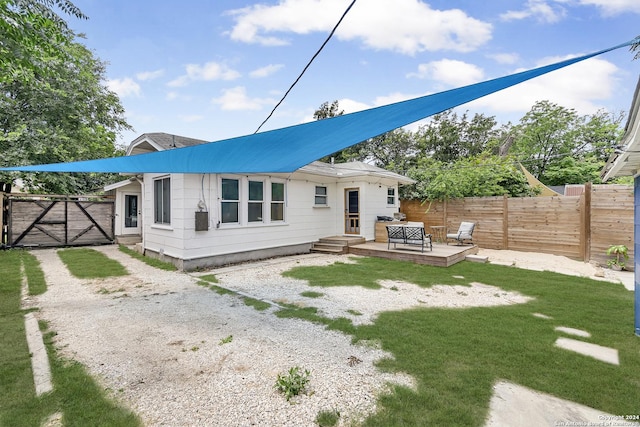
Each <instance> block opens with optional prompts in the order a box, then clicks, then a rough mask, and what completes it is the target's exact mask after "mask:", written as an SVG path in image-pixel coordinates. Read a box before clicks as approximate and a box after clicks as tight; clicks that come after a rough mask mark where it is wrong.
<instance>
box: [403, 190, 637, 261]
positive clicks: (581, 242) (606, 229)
mask: <svg viewBox="0 0 640 427" xmlns="http://www.w3.org/2000/svg"><path fill="white" fill-rule="evenodd" d="M400 210H401V212H403V213H404V214H405V215H406V216H407V220H409V221H421V222H424V224H425V226H426V228H427V229H429V227H431V226H446V227H447V229H448V230H449V232H455V231H456V230H457V228H458V226H459V225H460V222H462V221H472V222H475V223H476V229H475V231H474V233H473V240H474V242H475V243H476V244H477V245H478V246H480V247H482V248H486V249H511V250H516V251H527V252H543V253H550V254H556V255H564V256H567V257H569V258H574V259H579V260H584V261H596V262H598V263H600V264H606V262H607V260H608V259H609V257H608V256H607V255H606V250H607V248H608V247H609V246H610V245H626V246H627V247H628V248H629V258H630V259H631V260H632V259H633V246H634V245H633V229H634V226H633V212H634V201H633V187H632V186H626V185H591V184H587V185H585V191H584V193H583V194H582V195H580V196H554V197H517V198H511V197H506V196H505V197H468V198H464V199H453V200H448V201H442V202H439V201H433V202H430V201H426V202H424V203H422V202H420V201H416V200H402V202H401V208H400ZM627 265H628V266H629V267H633V263H632V262H628V263H627Z"/></svg>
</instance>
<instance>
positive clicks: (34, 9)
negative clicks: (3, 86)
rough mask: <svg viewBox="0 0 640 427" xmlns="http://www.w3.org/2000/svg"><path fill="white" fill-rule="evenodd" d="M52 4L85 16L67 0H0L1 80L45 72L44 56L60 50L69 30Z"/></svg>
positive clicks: (45, 62)
mask: <svg viewBox="0 0 640 427" xmlns="http://www.w3.org/2000/svg"><path fill="white" fill-rule="evenodd" d="M53 7H56V8H57V9H59V10H60V11H62V12H63V13H65V14H67V15H70V16H73V17H75V18H78V19H87V17H86V16H85V15H84V14H83V13H82V11H81V10H80V9H78V8H77V7H76V6H75V5H74V4H73V3H72V2H71V1H69V0H0V40H2V42H1V43H0V82H7V81H15V80H27V81H29V80H31V79H32V78H33V76H34V75H36V76H37V75H43V74H47V73H48V64H47V59H48V58H50V57H59V56H60V55H61V54H63V53H62V52H61V48H62V46H63V45H65V44H67V43H68V41H69V38H70V36H71V31H70V30H69V28H68V27H67V23H66V22H65V21H64V19H62V18H61V17H60V16H59V15H58V14H57V13H56V12H55V11H54V10H53Z"/></svg>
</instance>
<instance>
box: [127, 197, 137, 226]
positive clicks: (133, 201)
mask: <svg viewBox="0 0 640 427" xmlns="http://www.w3.org/2000/svg"><path fill="white" fill-rule="evenodd" d="M124 227H125V228H129V229H137V228H138V196H137V195H135V194H125V195H124ZM129 231H133V230H129Z"/></svg>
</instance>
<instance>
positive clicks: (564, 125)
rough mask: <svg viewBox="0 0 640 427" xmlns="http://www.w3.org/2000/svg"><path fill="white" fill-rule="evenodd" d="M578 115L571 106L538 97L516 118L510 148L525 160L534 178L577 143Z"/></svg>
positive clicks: (540, 176)
mask: <svg viewBox="0 0 640 427" xmlns="http://www.w3.org/2000/svg"><path fill="white" fill-rule="evenodd" d="M578 127H579V117H578V114H577V113H576V111H575V110H573V109H568V108H565V107H561V106H559V105H557V104H554V103H551V102H549V101H539V102H536V104H535V105H534V106H533V108H532V109H531V110H530V111H529V112H528V113H526V114H525V115H524V117H523V118H522V119H520V124H519V125H518V126H516V129H515V130H516V136H515V141H514V143H513V145H512V147H511V150H510V152H511V153H514V154H516V155H517V156H518V158H520V159H523V160H526V161H527V169H528V170H529V171H530V172H531V173H532V174H533V175H534V176H535V177H536V178H538V179H540V180H542V179H541V178H542V176H543V175H544V172H545V170H546V168H547V166H548V165H549V164H550V163H552V162H554V161H556V160H557V159H559V158H560V157H564V156H569V155H571V153H572V152H573V150H574V148H575V147H576V145H577V142H576V141H577V137H578Z"/></svg>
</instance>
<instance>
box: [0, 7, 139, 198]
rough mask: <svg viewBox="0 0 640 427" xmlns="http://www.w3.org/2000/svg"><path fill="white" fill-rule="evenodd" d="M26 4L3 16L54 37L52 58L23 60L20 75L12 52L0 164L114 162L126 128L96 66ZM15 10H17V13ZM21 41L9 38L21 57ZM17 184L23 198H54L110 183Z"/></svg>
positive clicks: (55, 179)
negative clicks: (27, 64)
mask: <svg viewBox="0 0 640 427" xmlns="http://www.w3.org/2000/svg"><path fill="white" fill-rule="evenodd" d="M0 1H2V0H0ZM33 3H34V2H24V3H22V2H20V3H16V4H13V3H11V4H9V6H10V11H12V12H13V11H14V10H16V11H17V12H16V13H18V12H20V13H18V15H17V16H18V17H23V18H24V19H25V20H29V19H30V20H33V21H34V22H39V23H41V24H40V25H41V26H43V27H44V28H46V29H47V34H49V35H55V37H54V40H57V41H58V42H57V44H56V46H57V50H55V52H42V55H41V56H40V57H39V58H37V61H35V56H34V55H32V56H30V57H29V60H30V61H34V62H33V66H31V67H25V66H22V65H21V61H22V59H21V57H20V55H21V54H20V52H21V50H20V49H16V51H17V52H18V53H17V55H18V57H15V58H14V59H15V63H16V64H17V65H16V66H15V67H14V70H18V71H17V72H16V75H15V76H14V77H15V78H10V77H11V76H7V75H4V78H2V79H1V80H0V152H2V153H3V156H2V160H0V164H1V165H3V166H11V165H25V164H40V163H56V162H67V161H74V160H87V159H96V158H102V157H111V156H114V155H118V154H121V153H122V149H121V148H119V147H117V146H116V145H115V140H116V136H117V134H118V133H119V132H120V131H122V130H124V129H129V128H130V126H129V125H128V124H127V123H126V120H125V119H124V109H123V107H122V105H121V104H120V100H119V99H118V97H117V95H116V94H115V93H113V92H111V91H109V90H108V89H107V88H106V86H105V85H104V80H105V65H104V63H102V62H101V61H100V60H98V59H96V58H94V57H93V54H92V53H91V52H90V51H89V50H88V49H87V48H86V47H84V46H83V45H82V44H80V43H78V42H76V41H75V39H74V35H73V33H72V32H71V31H70V30H68V29H67V28H66V25H61V24H59V23H58V21H57V20H56V19H53V18H50V17H49V15H50V14H48V13H44V12H41V14H40V15H37V13H40V11H41V8H38V7H36V8H33V7H32V6H33ZM35 3H36V4H40V3H38V2H35ZM42 3H45V4H49V2H46V1H43V2H42ZM58 3H60V4H67V3H68V2H58ZM58 3H56V4H58ZM68 4H70V3H68ZM23 5H26V6H24V7H25V9H24V10H21V9H20V7H21V6H23ZM3 6H5V7H6V6H7V3H6V2H5V3H4V4H3ZM51 13H53V12H51ZM25 25H26V24H25ZM27 26H28V25H27ZM29 34H30V33H29V32H27V33H26V35H24V34H23V37H22V38H21V37H15V43H18V45H19V43H23V44H25V45H26V47H25V49H23V51H25V50H28V48H29V43H30V42H32V41H33V40H31V39H29V38H28V37H27V36H28V35H29ZM18 47H20V46H18ZM53 53H55V55H54V54H53ZM42 69H45V71H42ZM19 176H20V177H21V178H22V180H23V181H24V183H25V184H26V186H27V188H28V189H29V190H31V191H37V192H48V193H59V194H64V193H67V194H68V193H82V192H86V191H91V190H94V189H96V188H100V187H101V186H102V185H103V184H104V183H105V182H107V181H108V180H109V179H111V177H110V176H109V175H98V174H43V173H38V174H21V175H19ZM14 178H16V175H15V174H13V175H7V174H4V175H3V176H0V181H10V180H12V179H14Z"/></svg>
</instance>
